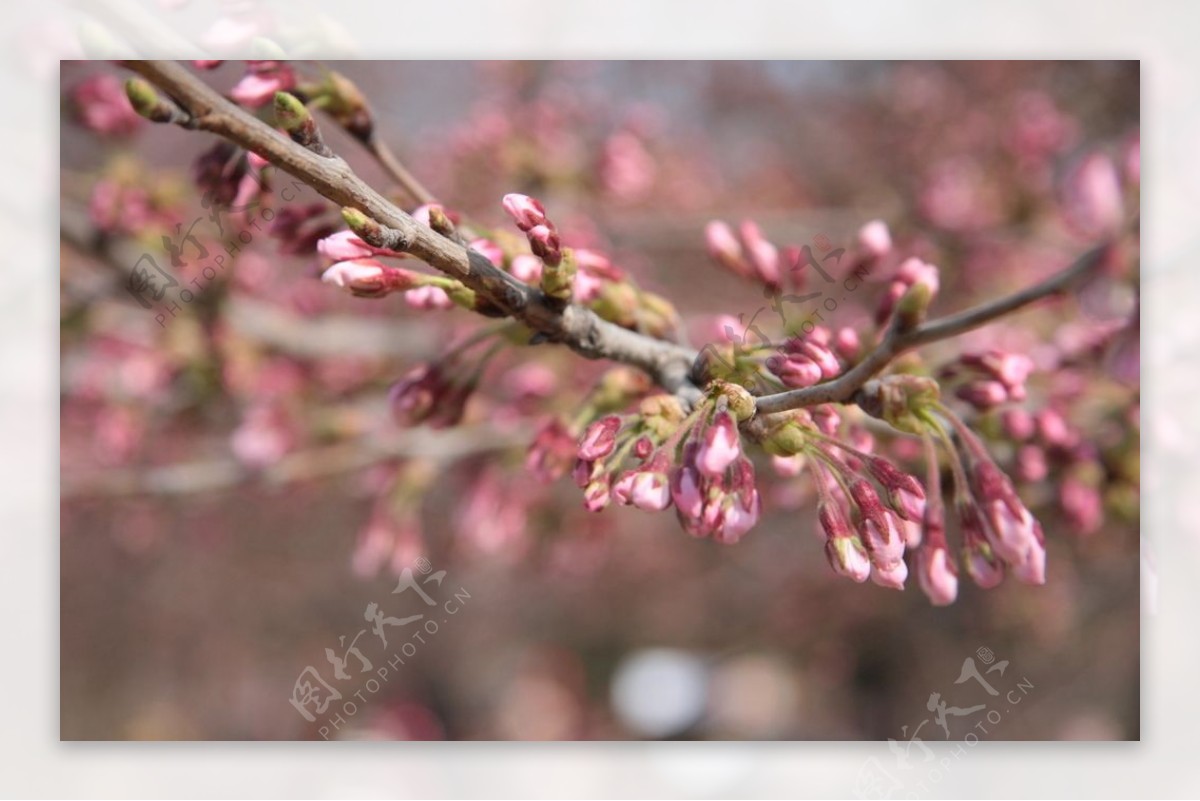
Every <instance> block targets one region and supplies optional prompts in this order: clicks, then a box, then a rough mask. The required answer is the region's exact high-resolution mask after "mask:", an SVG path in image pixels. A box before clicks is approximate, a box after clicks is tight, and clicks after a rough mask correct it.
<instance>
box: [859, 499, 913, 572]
mask: <svg viewBox="0 0 1200 801" xmlns="http://www.w3.org/2000/svg"><path fill="white" fill-rule="evenodd" d="M898 523H899V521H898V520H897V518H896V515H895V514H893V513H892V512H890V511H888V510H886V509H883V510H880V512H879V513H878V514H876V515H873V516H872V517H864V519H863V521H862V524H861V525H860V526H859V539H861V540H862V543H863V545H864V546H866V549H867V553H869V554H870V555H871V561H872V562H873V563H874V564H876V565H884V566H887V565H891V564H893V563H894V562H897V561H900V560H902V559H903V558H904V535H903V534H901V533H900V526H899V525H898Z"/></svg>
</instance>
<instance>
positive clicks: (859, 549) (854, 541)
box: [825, 536, 903, 584]
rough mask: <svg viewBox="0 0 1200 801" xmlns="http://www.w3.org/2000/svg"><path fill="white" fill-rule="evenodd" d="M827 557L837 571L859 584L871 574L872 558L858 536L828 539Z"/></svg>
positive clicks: (826, 543)
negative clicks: (868, 555)
mask: <svg viewBox="0 0 1200 801" xmlns="http://www.w3.org/2000/svg"><path fill="white" fill-rule="evenodd" d="M825 558H826V559H827V560H828V561H829V566H830V567H832V568H833V569H834V571H835V572H837V573H838V574H839V575H842V576H845V577H846V578H848V579H851V580H852V581H856V582H858V583H859V584H861V583H862V582H864V581H866V580H867V577H868V576H870V575H871V560H870V559H869V558H868V557H867V551H866V549H865V548H863V545H862V543H861V542H859V541H858V538H857V537H853V536H851V537H833V538H830V539H829V540H826V542H825ZM901 564H903V563H901Z"/></svg>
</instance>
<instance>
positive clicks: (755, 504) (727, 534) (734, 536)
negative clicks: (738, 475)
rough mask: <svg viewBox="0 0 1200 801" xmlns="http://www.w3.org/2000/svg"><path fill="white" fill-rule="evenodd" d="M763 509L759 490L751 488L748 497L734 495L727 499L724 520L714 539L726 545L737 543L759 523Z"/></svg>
mask: <svg viewBox="0 0 1200 801" xmlns="http://www.w3.org/2000/svg"><path fill="white" fill-rule="evenodd" d="M761 511H762V502H761V501H760V499H759V495H758V492H757V491H755V490H751V491H750V493H749V495H748V497H746V498H743V497H742V496H741V495H734V496H733V497H732V498H730V499H729V501H727V504H726V508H725V516H724V520H723V521H722V523H721V527H720V529H718V530H717V531H716V532H715V533H714V539H716V541H717V542H720V543H722V544H724V545H733V544H735V543H737V542H738V541H740V540H741V539H742V537H744V536H746V533H747V532H749V531H750V529H752V528H754V526H755V524H757V523H758V518H759V514H760V513H761Z"/></svg>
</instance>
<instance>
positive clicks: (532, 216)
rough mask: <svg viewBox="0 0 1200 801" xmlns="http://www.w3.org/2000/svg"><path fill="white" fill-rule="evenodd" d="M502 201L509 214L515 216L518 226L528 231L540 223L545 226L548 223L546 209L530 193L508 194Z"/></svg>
mask: <svg viewBox="0 0 1200 801" xmlns="http://www.w3.org/2000/svg"><path fill="white" fill-rule="evenodd" d="M500 203H501V205H502V206H504V210H505V211H506V212H508V215H509V216H510V217H512V218H513V222H515V223H516V224H517V227H518V228H520V229H521V230H522V231H525V232H526V233H529V232H530V231H531V229H533V228H535V227H537V226H539V225H540V226H543V227H544V226H545V225H546V223H547V220H546V209H545V208H544V207H543V206H542V204H541V203H540V202H539V201H537V200H535V199H534V198H531V197H529V196H528V195H520V194H516V193H512V194H508V195H505V196H504V199H503V200H501V201H500Z"/></svg>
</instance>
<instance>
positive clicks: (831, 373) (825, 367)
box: [786, 338, 842, 378]
mask: <svg viewBox="0 0 1200 801" xmlns="http://www.w3.org/2000/svg"><path fill="white" fill-rule="evenodd" d="M786 348H787V350H788V351H789V352H793V353H798V354H800V355H803V356H807V357H808V358H809V359H812V360H813V361H814V362H816V364H817V366H818V367H820V368H821V376H822V377H823V378H836V377H837V375H838V374H839V373H841V372H842V366H841V365H840V364H839V363H838V360H837V357H836V356H834V355H833V351H831V350H830V349H829V348H828V347H827V346H825V345H823V344H821V343H818V342H816V341H815V340H813V339H812V338H807V339H792V340H790V341H789V342H788V343H787V345H786Z"/></svg>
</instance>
